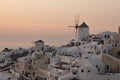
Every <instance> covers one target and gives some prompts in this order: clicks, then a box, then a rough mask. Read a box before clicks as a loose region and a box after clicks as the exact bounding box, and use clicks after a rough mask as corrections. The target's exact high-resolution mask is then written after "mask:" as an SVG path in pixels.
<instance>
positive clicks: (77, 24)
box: [69, 15, 80, 37]
mask: <svg viewBox="0 0 120 80" xmlns="http://www.w3.org/2000/svg"><path fill="white" fill-rule="evenodd" d="M79 19H80V18H79V16H78V15H76V16H75V18H74V23H75V26H69V27H74V28H75V37H77V34H78V27H79V22H80V20H79Z"/></svg>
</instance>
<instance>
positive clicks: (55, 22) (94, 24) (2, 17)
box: [0, 0, 120, 49]
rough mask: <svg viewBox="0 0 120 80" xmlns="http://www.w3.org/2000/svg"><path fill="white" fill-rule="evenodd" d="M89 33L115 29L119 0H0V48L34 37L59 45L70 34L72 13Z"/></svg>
mask: <svg viewBox="0 0 120 80" xmlns="http://www.w3.org/2000/svg"><path fill="white" fill-rule="evenodd" d="M76 14H77V15H79V16H80V24H81V23H82V22H83V21H85V22H86V23H87V24H88V26H89V27H90V33H91V34H93V33H98V32H101V31H114V32H117V31H118V26H120V0H1V1H0V49H1V48H4V47H10V48H15V47H20V46H22V47H30V46H32V43H31V42H33V41H34V40H37V39H42V40H44V41H45V42H46V44H50V45H57V46H58V45H61V44H65V43H67V42H68V41H69V40H70V39H72V38H73V37H74V28H69V27H68V26H70V25H74V16H75V15H76Z"/></svg>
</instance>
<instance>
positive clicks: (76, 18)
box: [75, 15, 80, 26]
mask: <svg viewBox="0 0 120 80" xmlns="http://www.w3.org/2000/svg"><path fill="white" fill-rule="evenodd" d="M79 22H80V17H79V15H76V16H75V25H76V26H78V25H79Z"/></svg>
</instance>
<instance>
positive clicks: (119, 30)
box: [118, 26, 120, 34]
mask: <svg viewBox="0 0 120 80" xmlns="http://www.w3.org/2000/svg"><path fill="white" fill-rule="evenodd" d="M118 33H119V34H120V26H119V28H118Z"/></svg>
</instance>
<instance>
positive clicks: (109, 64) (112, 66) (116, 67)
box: [102, 54, 120, 73]
mask: <svg viewBox="0 0 120 80" xmlns="http://www.w3.org/2000/svg"><path fill="white" fill-rule="evenodd" d="M102 61H103V62H104V64H105V67H106V72H109V73H120V59H117V58H115V57H113V56H111V55H109V54H102Z"/></svg>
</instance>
